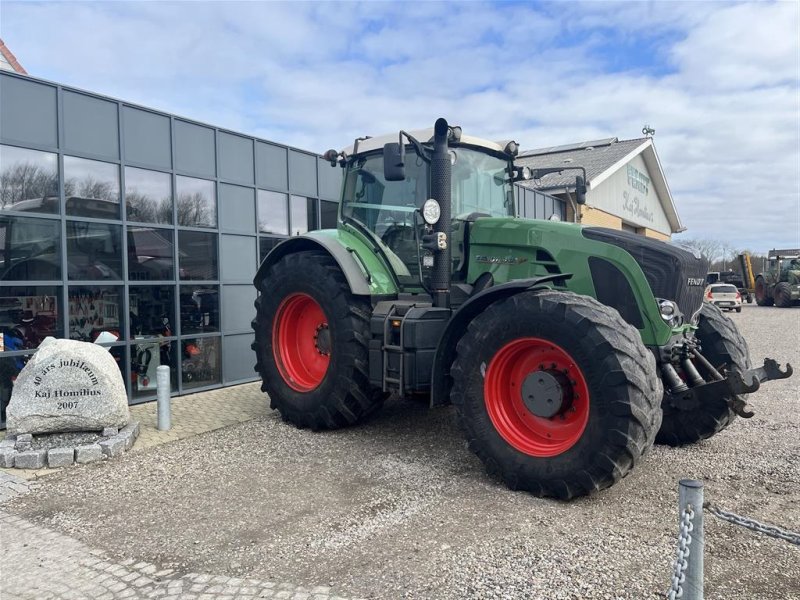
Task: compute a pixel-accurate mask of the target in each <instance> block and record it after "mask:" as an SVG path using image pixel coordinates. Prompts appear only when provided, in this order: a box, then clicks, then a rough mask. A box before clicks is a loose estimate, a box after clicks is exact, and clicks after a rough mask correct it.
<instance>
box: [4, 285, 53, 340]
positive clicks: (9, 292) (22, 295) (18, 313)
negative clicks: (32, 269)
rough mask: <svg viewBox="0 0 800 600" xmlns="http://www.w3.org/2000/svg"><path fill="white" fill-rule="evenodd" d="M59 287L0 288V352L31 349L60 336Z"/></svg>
mask: <svg viewBox="0 0 800 600" xmlns="http://www.w3.org/2000/svg"><path fill="white" fill-rule="evenodd" d="M60 308H61V288H59V287H55V286H13V287H0V352H10V351H13V350H33V349H35V348H38V347H39V344H41V343H42V340H44V338H46V337H48V336H52V337H63V330H62V326H61V319H60V318H59V310H60Z"/></svg>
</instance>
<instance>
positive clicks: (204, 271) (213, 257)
mask: <svg viewBox="0 0 800 600" xmlns="http://www.w3.org/2000/svg"><path fill="white" fill-rule="evenodd" d="M178 261H179V262H178V266H179V267H180V278H181V279H217V235H216V234H215V233H202V232H199V231H179V232H178Z"/></svg>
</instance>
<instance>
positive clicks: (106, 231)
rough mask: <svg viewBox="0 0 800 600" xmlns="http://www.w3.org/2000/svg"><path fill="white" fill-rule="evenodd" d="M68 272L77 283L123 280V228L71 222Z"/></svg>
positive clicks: (69, 225) (69, 228)
mask: <svg viewBox="0 0 800 600" xmlns="http://www.w3.org/2000/svg"><path fill="white" fill-rule="evenodd" d="M67 269H68V272H69V278H70V279H72V280H76V281H92V280H103V279H118V280H119V279H122V275H123V271H122V226H120V225H111V224H110V223H95V222H93V221H67Z"/></svg>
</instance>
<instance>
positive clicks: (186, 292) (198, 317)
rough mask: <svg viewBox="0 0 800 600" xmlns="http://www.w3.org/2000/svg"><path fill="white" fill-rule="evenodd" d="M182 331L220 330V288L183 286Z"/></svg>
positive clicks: (202, 331)
mask: <svg viewBox="0 0 800 600" xmlns="http://www.w3.org/2000/svg"><path fill="white" fill-rule="evenodd" d="M180 294H181V298H180V301H181V333H183V334H185V333H208V332H211V331H219V288H218V287H217V286H214V285H212V286H202V285H182V286H181V292H180Z"/></svg>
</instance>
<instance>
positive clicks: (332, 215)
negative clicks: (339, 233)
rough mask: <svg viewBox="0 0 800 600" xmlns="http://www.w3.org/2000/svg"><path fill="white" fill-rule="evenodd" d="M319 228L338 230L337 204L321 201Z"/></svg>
mask: <svg viewBox="0 0 800 600" xmlns="http://www.w3.org/2000/svg"><path fill="white" fill-rule="evenodd" d="M319 205H320V213H319V226H320V227H321V228H322V229H336V217H337V214H338V212H339V205H338V204H337V203H336V202H326V201H325V200H320V202H319Z"/></svg>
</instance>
